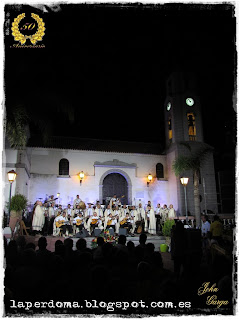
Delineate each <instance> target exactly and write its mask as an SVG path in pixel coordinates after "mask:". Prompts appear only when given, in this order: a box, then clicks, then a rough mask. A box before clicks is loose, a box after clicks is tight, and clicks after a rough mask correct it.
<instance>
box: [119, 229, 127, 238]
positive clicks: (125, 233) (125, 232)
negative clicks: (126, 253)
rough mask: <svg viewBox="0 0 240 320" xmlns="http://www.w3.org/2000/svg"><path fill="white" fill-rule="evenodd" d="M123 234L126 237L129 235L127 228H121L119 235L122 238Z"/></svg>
mask: <svg viewBox="0 0 240 320" xmlns="http://www.w3.org/2000/svg"><path fill="white" fill-rule="evenodd" d="M121 234H123V235H124V236H126V235H127V229H125V228H119V233H118V235H119V236H120V235H121Z"/></svg>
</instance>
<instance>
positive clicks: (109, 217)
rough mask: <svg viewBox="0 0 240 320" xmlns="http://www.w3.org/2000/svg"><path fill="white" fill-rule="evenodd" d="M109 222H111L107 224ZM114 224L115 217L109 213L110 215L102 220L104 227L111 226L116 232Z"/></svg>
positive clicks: (115, 221)
mask: <svg viewBox="0 0 240 320" xmlns="http://www.w3.org/2000/svg"><path fill="white" fill-rule="evenodd" d="M109 222H111V224H108V223H109ZM116 224H117V219H116V218H115V217H113V215H112V214H111V213H110V215H109V216H108V217H107V218H106V219H105V222H104V229H109V228H111V227H112V228H113V230H114V231H115V232H116V233H118V232H117V231H116Z"/></svg>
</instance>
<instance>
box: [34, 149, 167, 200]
mask: <svg viewBox="0 0 240 320" xmlns="http://www.w3.org/2000/svg"><path fill="white" fill-rule="evenodd" d="M62 158H66V159H68V161H69V175H70V177H59V176H58V170H59V161H60V160H61V159H62ZM114 159H115V160H118V161H119V163H120V165H119V166H118V164H116V165H115V166H114V165H111V164H110V165H103V166H94V163H95V162H98V163H99V162H100V163H104V162H107V161H110V162H113V164H114ZM159 162H160V163H162V164H163V166H164V177H165V179H163V180H162V181H158V180H157V179H156V164H157V163H159ZM121 163H123V165H121ZM134 164H135V166H134ZM110 169H111V171H112V172H120V173H121V174H122V173H123V175H124V173H125V174H126V176H128V178H129V179H130V184H131V186H129V187H131V191H132V192H131V199H130V201H131V202H132V204H135V203H136V204H137V202H138V201H139V199H141V201H142V202H144V203H147V201H148V200H151V201H153V204H154V205H156V204H157V203H158V202H160V203H161V204H164V203H167V204H169V203H168V202H169V200H170V198H171V197H169V194H168V182H167V181H166V178H167V176H168V172H167V166H166V156H164V155H147V154H131V153H114V152H96V151H78V150H61V149H44V148H33V149H32V154H31V180H30V188H29V201H31V202H32V203H34V202H35V201H36V199H38V198H42V199H43V200H44V199H45V198H46V196H50V195H52V194H53V195H54V196H55V197H56V195H57V193H58V192H59V193H60V197H59V202H60V203H61V204H63V205H66V204H67V203H71V204H72V203H73V200H74V199H75V197H76V195H77V194H79V195H80V198H81V199H82V200H83V201H84V202H85V203H88V202H94V203H95V202H96V200H99V197H100V188H101V186H100V183H101V178H102V177H103V176H104V174H105V173H106V172H107V171H108V170H110ZM80 171H83V172H84V174H85V177H84V180H83V182H82V185H81V186H80V182H79V176H78V174H79V172H80ZM149 173H151V174H152V175H153V181H152V182H151V183H150V186H149V187H147V176H148V174H149Z"/></svg>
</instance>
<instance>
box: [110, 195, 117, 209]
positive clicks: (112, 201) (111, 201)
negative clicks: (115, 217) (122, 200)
mask: <svg viewBox="0 0 240 320" xmlns="http://www.w3.org/2000/svg"><path fill="white" fill-rule="evenodd" d="M116 201H117V195H116V194H114V196H113V197H112V199H111V200H110V203H109V204H110V208H111V209H112V208H113V207H114V206H115V203H116Z"/></svg>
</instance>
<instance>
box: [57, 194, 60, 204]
mask: <svg viewBox="0 0 240 320" xmlns="http://www.w3.org/2000/svg"><path fill="white" fill-rule="evenodd" d="M59 197H60V193H59V192H58V193H57V198H58V205H59Z"/></svg>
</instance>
